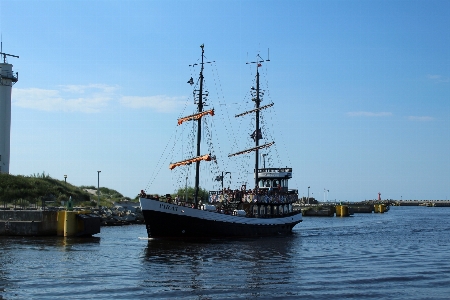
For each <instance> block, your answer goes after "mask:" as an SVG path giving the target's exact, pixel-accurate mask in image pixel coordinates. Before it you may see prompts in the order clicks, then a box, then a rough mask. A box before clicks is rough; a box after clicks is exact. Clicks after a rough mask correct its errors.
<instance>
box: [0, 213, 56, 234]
mask: <svg viewBox="0 0 450 300" xmlns="http://www.w3.org/2000/svg"><path fill="white" fill-rule="evenodd" d="M57 224H58V222H57V214H56V211H38V210H2V211H0V235H17V236H37V235H43V236H45V235H56V228H57Z"/></svg>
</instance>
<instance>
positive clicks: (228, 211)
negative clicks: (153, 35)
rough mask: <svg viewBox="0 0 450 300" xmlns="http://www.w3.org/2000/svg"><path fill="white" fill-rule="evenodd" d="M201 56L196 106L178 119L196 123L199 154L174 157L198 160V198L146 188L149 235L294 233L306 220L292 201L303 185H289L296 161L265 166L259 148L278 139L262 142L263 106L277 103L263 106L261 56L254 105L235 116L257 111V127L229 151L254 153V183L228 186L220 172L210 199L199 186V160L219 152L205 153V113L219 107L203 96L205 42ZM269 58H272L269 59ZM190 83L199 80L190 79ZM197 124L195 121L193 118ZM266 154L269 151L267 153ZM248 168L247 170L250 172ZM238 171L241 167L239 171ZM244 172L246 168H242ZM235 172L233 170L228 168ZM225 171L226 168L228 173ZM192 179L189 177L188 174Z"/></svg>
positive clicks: (143, 206)
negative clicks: (245, 142)
mask: <svg viewBox="0 0 450 300" xmlns="http://www.w3.org/2000/svg"><path fill="white" fill-rule="evenodd" d="M200 47H201V52H202V53H201V60H200V62H199V63H198V65H199V67H200V74H199V78H198V81H197V83H198V84H197V85H196V87H198V89H194V95H195V96H194V100H195V104H196V106H197V107H196V112H195V113H194V114H191V115H188V116H186V117H182V118H179V119H178V125H179V126H182V125H183V124H185V123H188V121H192V122H194V124H195V123H196V128H195V129H194V132H195V131H196V137H195V142H196V147H195V151H196V153H195V155H194V157H191V158H188V159H184V160H182V161H178V162H175V163H170V165H169V168H170V169H171V170H173V169H175V168H183V167H189V166H190V165H192V164H195V187H194V194H193V195H192V196H193V198H192V199H191V201H188V199H187V198H184V199H183V197H178V196H171V195H170V194H166V195H165V196H161V197H160V196H158V195H151V194H147V191H145V190H141V192H140V194H139V201H140V205H141V209H142V212H143V215H144V219H145V224H146V228H147V233H148V237H149V238H164V239H211V238H241V237H264V236H275V235H287V234H291V233H292V229H293V227H294V226H295V225H297V224H298V223H300V222H301V221H302V214H301V211H300V210H298V211H294V210H293V203H295V202H296V201H298V190H296V189H290V188H289V180H290V179H291V178H292V168H291V167H277V168H274V167H267V168H266V166H265V160H264V164H263V167H262V168H261V167H260V165H259V164H260V150H263V149H267V148H269V147H271V146H273V145H274V144H275V142H274V141H269V142H263V141H262V140H263V132H262V128H261V126H260V119H261V114H262V111H263V110H264V111H266V110H268V109H269V108H270V107H272V106H273V105H274V104H273V103H270V104H267V105H263V106H261V101H262V95H263V93H264V92H263V91H262V90H261V89H260V73H259V68H260V67H261V64H262V63H263V62H264V60H263V59H262V58H261V56H259V55H258V56H257V60H256V61H255V62H251V64H255V66H256V84H255V86H254V87H252V88H251V95H252V99H251V100H252V101H253V102H254V108H252V109H250V110H248V111H245V112H243V113H240V114H237V115H235V117H236V118H241V117H250V116H253V117H254V120H252V121H254V123H252V124H254V125H255V127H254V129H253V130H252V131H251V132H252V133H251V134H250V138H251V140H252V141H251V142H253V143H254V144H253V145H251V147H250V148H248V149H245V150H242V151H238V152H235V153H232V154H229V155H228V157H229V158H230V159H232V158H234V157H235V156H240V155H251V154H254V158H255V160H254V169H253V170H250V171H251V173H253V177H254V184H253V183H252V184H248V185H247V184H240V185H239V186H237V187H236V188H235V189H230V188H229V187H228V188H223V175H224V173H223V172H222V176H218V177H217V179H218V180H220V179H221V180H222V188H221V189H219V190H214V191H209V194H208V199H205V198H204V197H203V198H201V196H200V194H199V191H200V184H199V183H200V170H201V169H200V164H208V163H213V162H214V161H215V160H216V157H215V156H214V155H212V154H211V153H206V154H205V153H202V151H201V140H202V119H203V118H210V117H214V115H215V112H214V109H210V110H205V109H204V107H205V106H206V105H205V101H204V98H205V96H206V95H207V92H205V90H204V80H205V79H204V69H205V65H207V64H208V62H206V61H205V55H204V45H201V46H200ZM267 61H268V59H267ZM188 83H190V84H191V85H193V84H194V80H193V78H192V77H191V79H190V80H189V81H188ZM191 124H192V123H191ZM262 155H263V156H264V154H262ZM248 171H249V170H247V172H248ZM236 172H237V171H236ZM241 172H242V171H241ZM226 173H230V172H226ZM225 175H226V174H225ZM186 180H187V178H186Z"/></svg>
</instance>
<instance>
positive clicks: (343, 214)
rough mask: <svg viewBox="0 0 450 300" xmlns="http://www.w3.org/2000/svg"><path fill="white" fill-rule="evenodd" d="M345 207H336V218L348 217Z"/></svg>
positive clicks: (346, 207)
mask: <svg viewBox="0 0 450 300" xmlns="http://www.w3.org/2000/svg"><path fill="white" fill-rule="evenodd" d="M348 216H349V214H348V206H347V205H336V217H348Z"/></svg>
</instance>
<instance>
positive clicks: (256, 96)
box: [228, 54, 275, 188]
mask: <svg viewBox="0 0 450 300" xmlns="http://www.w3.org/2000/svg"><path fill="white" fill-rule="evenodd" d="M265 61H270V60H269V59H267V60H265ZM262 62H264V59H262V58H261V56H260V55H259V54H258V55H257V59H256V61H253V62H250V63H247V64H256V88H255V87H252V88H251V90H252V97H253V98H252V101H255V109H252V110H249V111H246V112H244V113H241V114H238V115H235V117H236V118H237V117H241V116H245V115H247V114H249V113H253V112H254V113H255V115H256V116H255V131H254V132H253V134H252V135H251V138H253V139H254V141H255V147H253V148H250V149H247V150H243V151H239V152H236V153H233V154H229V155H228V157H231V156H235V155H240V154H246V153H249V152H253V151H254V152H255V188H257V187H258V181H259V178H258V168H259V150H260V149H264V148H268V147H270V146H272V145H273V144H274V143H275V142H271V143H266V144H264V145H259V140H260V139H262V138H263V137H262V134H261V128H260V127H259V113H260V111H261V110H263V109H266V108H269V107H271V106H273V103H270V104H268V105H264V106H260V104H261V101H262V99H261V94H264V93H262V92H261V90H260V85H259V67H261V63H262Z"/></svg>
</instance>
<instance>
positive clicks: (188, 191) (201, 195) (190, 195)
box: [172, 186, 209, 202]
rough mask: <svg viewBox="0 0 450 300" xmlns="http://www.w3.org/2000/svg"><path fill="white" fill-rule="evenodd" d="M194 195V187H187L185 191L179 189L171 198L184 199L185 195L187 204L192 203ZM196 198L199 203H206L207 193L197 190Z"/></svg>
mask: <svg viewBox="0 0 450 300" xmlns="http://www.w3.org/2000/svg"><path fill="white" fill-rule="evenodd" d="M194 194H195V188H194V187H190V186H189V187H188V188H187V189H184V188H179V189H178V190H177V191H176V192H175V194H173V195H172V197H173V198H175V197H176V196H178V197H179V198H181V199H184V198H185V195H187V198H188V202H193V199H194ZM198 196H199V198H200V199H201V202H206V201H207V200H208V197H209V192H208V191H207V190H205V189H202V188H199V189H198Z"/></svg>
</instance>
